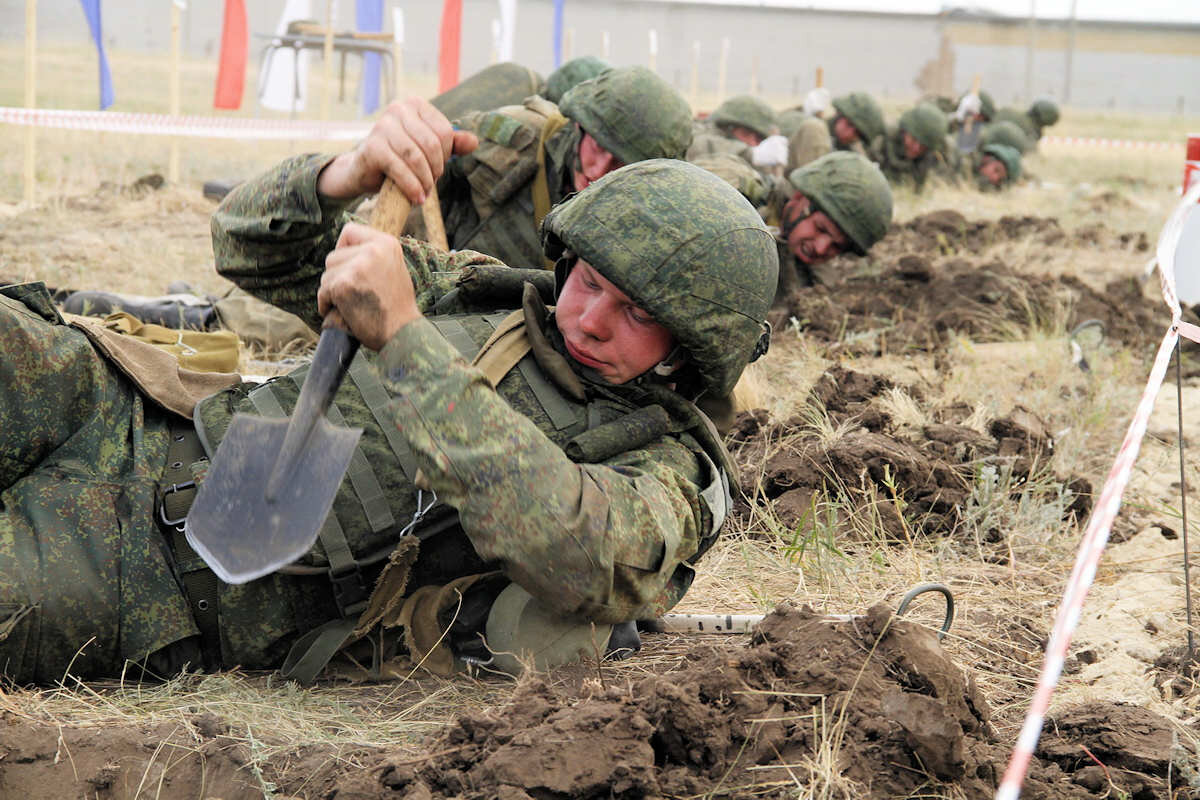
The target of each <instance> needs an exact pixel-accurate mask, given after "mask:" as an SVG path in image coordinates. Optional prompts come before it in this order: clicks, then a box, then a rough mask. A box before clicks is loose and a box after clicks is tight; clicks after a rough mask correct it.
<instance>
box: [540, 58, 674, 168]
mask: <svg viewBox="0 0 1200 800" xmlns="http://www.w3.org/2000/svg"><path fill="white" fill-rule="evenodd" d="M558 107H559V110H560V111H562V113H563V115H564V116H566V117H568V118H570V119H573V120H574V121H576V122H578V123H579V125H580V127H581V128H583V130H584V131H586V132H587V133H589V134H591V136H592V138H593V139H595V140H596V142H597V143H598V144H599V145H600V146H601V147H603V148H604V149H605V150H607V151H608V152H610V153H612V154H613V155H614V156H616V157H617V158H618V159H620V160H621V161H622V162H623V163H625V164H633V163H634V162H637V161H644V160H645V159H648V158H683V156H684V154H685V153H687V149H688V145H690V144H691V143H692V110H691V107H690V106H688V104H687V101H686V100H684V99H683V96H682V95H680V94H679V92H677V91H675V90H674V89H672V88H671V86H670V84H668V83H667V82H666V81H664V80H663V79H662V78H660V77H658V75H656V74H654V73H653V72H651V71H650V70H649V69H646V68H645V67H616V68H613V69H610V70H608V71H607V72H602V73H601V74H600V75H597V76H596V77H595V78H592V79H591V80H586V81H584V82H583V83H580V84H578V85H576V86H575V87H574V88H573V89H571V90H570V91H568V92H567V93H566V94H565V95H563V98H562V102H560V103H559V104H558Z"/></svg>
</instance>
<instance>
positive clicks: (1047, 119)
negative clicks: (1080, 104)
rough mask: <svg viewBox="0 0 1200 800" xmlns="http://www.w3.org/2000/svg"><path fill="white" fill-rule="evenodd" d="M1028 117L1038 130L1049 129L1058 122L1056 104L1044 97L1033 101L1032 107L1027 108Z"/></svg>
mask: <svg viewBox="0 0 1200 800" xmlns="http://www.w3.org/2000/svg"><path fill="white" fill-rule="evenodd" d="M1029 116H1030V117H1032V118H1033V121H1034V122H1036V123H1037V126H1038V127H1039V128H1049V127H1050V126H1051V125H1053V124H1054V123H1056V122H1058V117H1059V113H1058V104H1057V103H1055V102H1054V101H1053V100H1047V99H1046V98H1044V97H1043V98H1041V99H1040V100H1034V101H1033V105H1031V106H1030V107H1029Z"/></svg>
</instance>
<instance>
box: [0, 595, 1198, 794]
mask: <svg viewBox="0 0 1200 800" xmlns="http://www.w3.org/2000/svg"><path fill="white" fill-rule="evenodd" d="M598 674H599V675H601V676H603V674H604V672H603V669H602V668H601V669H600V670H599V671H598ZM602 679H603V678H602V677H601V679H593V680H591V681H590V682H585V683H584V685H583V687H582V690H580V691H574V692H571V693H570V694H567V693H565V692H564V691H561V690H555V689H552V688H551V687H550V686H549V685H548V684H547V683H545V682H543V681H541V680H530V681H527V682H525V683H523V684H521V685H520V686H519V687H518V688H517V689H516V690H515V692H514V693H513V696H512V698H511V700H510V701H509V702H508V703H507V704H506V705H505V706H504V707H502V708H499V709H495V710H487V711H475V710H472V711H467V712H465V713H463V714H462V715H461V716H459V717H458V719H457V720H456V721H455V722H453V723H452V724H450V725H449V726H447V728H445V729H444V730H443V731H442V732H441V733H440V734H438V735H436V736H434V737H432V738H431V739H430V740H429V741H427V742H426V743H425V746H424V748H423V749H424V755H417V756H414V755H413V753H412V751H411V750H405V751H400V750H395V751H393V750H388V749H378V748H377V749H368V748H361V749H359V750H356V751H354V752H348V751H347V750H346V749H342V750H339V751H337V752H334V750H333V749H332V748H331V747H328V746H315V745H310V746H307V747H302V748H297V749H295V750H293V751H290V752H287V753H286V754H284V755H282V756H279V757H276V758H273V759H272V760H270V761H266V762H258V763H255V762H254V761H253V760H252V759H251V758H250V756H251V754H250V752H249V750H248V748H247V747H246V745H245V743H244V742H239V741H235V740H234V739H232V738H231V737H230V736H229V731H228V729H227V727H226V726H225V725H223V724H222V722H221V721H220V720H219V719H217V718H215V717H213V716H212V715H201V716H197V717H195V718H193V719H192V720H191V721H190V723H171V724H158V725H141V726H136V725H128V726H120V725H105V726H104V727H90V728H69V727H60V726H58V725H54V724H48V723H39V722H33V721H30V720H27V719H24V718H19V717H16V716H13V715H6V716H4V717H2V718H0V796H2V797H88V798H96V799H97V800H133V798H137V797H158V798H162V799H163V800H174V799H175V798H196V797H200V798H223V800H250V798H261V797H263V796H264V794H265V792H266V791H268V790H270V791H271V792H272V793H273V796H274V797H276V798H279V800H287V799H289V798H311V799H312V800H316V799H317V798H321V800H368V799H370V800H375V799H376V798H396V799H397V800H400V799H401V798H404V799H406V800H419V799H422V798H423V799H425V800H432V799H433V798H460V799H461V800H484V798H488V799H489V800H490V798H503V799H504V800H575V799H576V798H578V799H579V800H583V799H584V798H663V797H689V796H698V795H705V796H709V797H747V796H756V797H769V798H775V797H778V798H784V797H792V796H794V794H795V782H796V781H800V782H803V783H807V784H819V783H821V782H825V783H826V784H829V785H830V787H831V791H830V792H829V794H828V796H830V797H838V798H849V797H853V798H881V799H882V798H896V797H905V796H909V795H910V794H912V793H914V792H918V793H919V794H921V796H926V797H929V796H943V795H945V796H961V797H969V798H990V797H991V796H992V794H993V792H994V791H995V785H996V782H997V780H998V779H999V776H1000V775H1001V774H1002V773H1003V770H1004V766H1005V763H1006V761H1007V758H1008V755H1009V745H1008V744H1007V743H1006V742H1001V741H999V740H998V738H997V736H996V735H995V732H994V731H993V730H992V728H991V726H990V725H989V722H988V720H989V715H990V711H989V709H988V706H987V703H986V702H985V701H984V699H983V698H982V696H981V695H980V693H979V691H978V690H977V689H976V687H975V685H974V683H973V681H972V680H971V679H970V678H969V677H967V676H965V675H964V674H963V672H962V671H961V670H960V669H959V668H958V667H957V666H956V665H955V664H954V663H953V662H952V661H951V660H950V659H949V658H948V657H947V655H946V654H945V652H944V651H943V650H942V649H941V646H940V645H939V644H938V642H937V639H936V638H935V636H934V635H933V634H931V633H929V632H928V631H926V630H925V629H924V628H922V627H919V626H917V625H914V624H912V623H909V622H905V621H903V620H901V619H898V618H896V617H894V616H893V615H892V613H891V611H890V610H889V609H888V608H886V607H885V606H876V607H874V608H872V609H870V610H869V611H868V612H867V614H866V615H865V616H861V617H856V618H855V619H854V620H852V621H849V622H834V621H830V620H829V619H828V618H825V617H822V616H820V615H818V614H816V613H814V612H813V611H812V610H811V609H808V608H806V607H805V608H799V607H796V606H794V605H792V604H787V603H785V604H782V605H780V606H779V607H778V608H776V610H775V612H774V613H772V614H771V615H769V616H768V617H767V618H766V619H765V620H764V621H763V622H762V624H761V625H759V627H758V628H757V629H756V631H755V633H754V634H753V636H752V637H751V638H750V640H749V643H748V644H747V645H746V646H744V647H742V648H735V647H730V646H729V644H728V641H725V642H722V643H721V644H720V645H717V646H713V645H710V644H700V645H696V646H694V647H692V648H691V649H690V650H689V651H687V653H686V654H685V656H684V657H683V659H682V666H681V667H679V668H678V669H675V670H673V671H670V672H666V673H663V674H657V675H649V676H647V677H644V678H641V679H639V680H636V681H634V682H632V683H622V684H620V685H608V686H605V685H603V684H602V683H601V680H602ZM1084 748H1087V749H1086V750H1085V749H1084ZM1088 752H1090V753H1091V754H1092V756H1095V759H1098V760H1099V762H1101V763H1103V764H1104V765H1105V769H1106V770H1107V773H1105V770H1104V769H1100V768H1099V767H1097V761H1096V760H1093V759H1092V757H1091V756H1088V755H1087V753H1088ZM1179 756H1180V759H1179V760H1180V761H1183V760H1186V759H1194V756H1193V755H1191V754H1190V753H1189V752H1186V751H1183V752H1181V753H1180V754H1179ZM1172 757H1173V756H1172V749H1171V736H1170V729H1169V726H1168V724H1167V722H1166V721H1165V720H1163V719H1161V718H1159V717H1157V716H1155V715H1154V714H1152V713H1151V712H1149V711H1146V710H1145V709H1142V708H1138V707H1134V706H1121V705H1112V704H1103V703H1096V704H1091V705H1088V706H1084V707H1082V708H1079V709H1075V710H1071V711H1067V712H1064V713H1062V714H1060V715H1059V716H1058V717H1057V718H1056V719H1054V720H1051V721H1050V723H1048V724H1047V729H1046V733H1045V735H1044V736H1043V738H1042V744H1041V746H1040V749H1039V752H1038V758H1037V759H1035V760H1034V762H1033V764H1032V766H1031V770H1030V776H1029V779H1028V780H1027V782H1026V785H1025V791H1024V793H1023V795H1022V796H1023V797H1026V798H1035V799H1036V798H1045V799H1047V800H1051V799H1055V800H1056V799H1057V798H1101V797H1104V796H1118V795H1117V792H1118V791H1124V792H1126V793H1127V794H1128V796H1129V797H1132V798H1139V799H1140V798H1151V797H1165V796H1166V792H1167V785H1166V783H1167V774H1168V769H1169V765H1170V760H1171V758H1172ZM1171 774H1172V775H1173V776H1174V777H1175V778H1177V779H1178V780H1176V781H1175V783H1176V790H1177V791H1176V794H1175V795H1174V797H1177V798H1193V797H1196V795H1194V794H1189V793H1188V790H1187V789H1186V788H1180V784H1181V782H1182V779H1180V778H1179V776H1180V772H1179V769H1178V768H1175V769H1173V770H1172V771H1171ZM1109 780H1111V781H1112V787H1111V788H1110V785H1109ZM1109 792H1111V794H1106V793H1109Z"/></svg>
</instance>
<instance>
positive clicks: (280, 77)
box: [258, 0, 312, 111]
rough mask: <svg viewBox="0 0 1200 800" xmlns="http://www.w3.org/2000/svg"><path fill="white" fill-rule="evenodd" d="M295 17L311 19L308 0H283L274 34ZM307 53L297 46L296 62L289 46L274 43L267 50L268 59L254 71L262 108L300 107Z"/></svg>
mask: <svg viewBox="0 0 1200 800" xmlns="http://www.w3.org/2000/svg"><path fill="white" fill-rule="evenodd" d="M298 19H312V0H287V4H286V5H285V6H284V7H283V15H282V16H281V17H280V18H279V24H278V25H276V26H275V34H276V35H283V34H285V33H287V27H288V23H290V22H293V21H294V20H298ZM310 54H311V51H309V50H301V51H300V54H299V55H300V62H299V63H296V51H295V50H293V49H292V48H290V47H277V48H275V49H274V50H272V51H271V58H270V60H269V61H265V62H263V64H262V65H261V66H260V67H259V72H258V102H259V104H260V105H262V107H263V108H270V109H273V110H275V111H292V110H296V111H303V110H304V98H305V96H306V95H307V94H308V58H309V55H310Z"/></svg>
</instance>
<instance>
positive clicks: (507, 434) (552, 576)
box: [378, 320, 706, 623]
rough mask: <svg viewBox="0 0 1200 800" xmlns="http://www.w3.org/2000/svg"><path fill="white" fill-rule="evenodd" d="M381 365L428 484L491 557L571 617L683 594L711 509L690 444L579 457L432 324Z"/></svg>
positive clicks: (623, 612)
mask: <svg viewBox="0 0 1200 800" xmlns="http://www.w3.org/2000/svg"><path fill="white" fill-rule="evenodd" d="M378 368H379V370H380V372H381V373H382V378H383V380H384V383H385V385H386V386H387V388H388V390H389V392H390V393H391V394H392V396H393V401H392V404H391V413H392V414H393V418H394V420H395V423H396V425H397V427H398V428H399V429H400V430H401V431H403V432H404V434H405V437H406V438H407V440H408V442H409V444H410V446H411V447H412V448H413V451H414V453H416V454H417V458H418V461H419V462H420V464H421V469H422V471H423V472H424V474H425V476H426V480H427V481H428V484H429V486H431V487H432V488H433V489H434V490H435V491H436V492H437V493H438V497H439V498H440V499H442V500H444V501H446V502H448V503H449V504H450V505H452V506H454V507H455V508H457V509H458V511H459V516H460V520H461V522H462V526H463V529H464V530H465V531H466V533H467V536H468V537H470V539H471V542H472V544H473V545H474V546H475V549H476V551H477V552H478V553H479V555H480V556H481V557H483V558H484V559H485V560H489V561H496V562H498V563H499V564H500V565H501V567H502V569H503V570H504V572H505V573H506V574H507V575H508V577H509V578H511V579H512V580H514V581H516V582H517V583H519V584H520V585H521V586H522V587H524V588H525V589H526V590H527V591H529V592H530V593H531V594H533V595H534V596H536V597H538V598H539V599H540V600H542V601H543V602H545V603H547V604H549V605H550V606H551V607H553V608H555V609H556V610H558V611H561V612H562V613H563V614H564V615H569V616H576V617H581V618H583V619H589V620H592V621H595V622H600V623H606V622H619V621H624V620H629V619H634V618H641V617H642V616H645V615H655V614H658V613H661V612H662V611H664V610H666V609H667V608H669V607H670V606H671V605H673V604H674V602H675V601H677V600H678V599H679V597H678V594H677V593H676V592H675V591H674V590H673V589H672V586H671V584H672V582H671V577H672V575H673V574H674V572H675V571H676V568H677V567H679V566H680V564H681V562H682V561H683V560H685V559H687V558H688V557H690V556H692V555H693V554H694V553H695V552H696V548H697V543H698V541H699V536H700V531H701V529H702V525H704V519H705V518H706V514H705V512H704V511H703V510H702V508H703V506H702V501H701V498H700V494H699V493H700V489H701V487H700V484H701V483H702V480H701V474H702V473H701V470H702V468H701V466H700V464H699V462H698V461H697V458H696V456H695V455H694V454H693V453H692V452H691V451H690V450H688V449H687V448H686V447H685V446H684V445H683V444H682V443H680V442H679V441H677V440H675V439H670V438H665V439H660V440H658V441H656V442H654V443H652V444H650V445H648V446H647V447H645V448H643V449H640V450H634V451H629V452H625V453H622V454H620V455H619V456H617V457H615V458H613V459H610V460H608V461H606V462H605V463H603V464H577V463H575V462H573V461H571V460H570V459H569V458H567V456H566V454H565V453H563V451H562V450H561V449H559V447H558V446H556V445H555V444H554V443H553V442H551V441H550V440H549V439H548V438H547V437H546V436H545V435H544V434H542V433H541V431H539V430H538V429H537V427H536V426H535V425H534V424H533V423H532V422H530V421H529V420H528V419H527V418H526V417H524V416H522V415H521V414H519V413H517V412H516V411H514V410H513V409H512V408H511V407H510V406H509V405H508V404H507V403H506V402H505V401H504V400H503V399H502V398H501V397H500V396H499V395H497V394H496V393H495V392H494V391H493V390H492V389H491V387H490V386H489V385H488V384H487V382H486V380H485V379H484V377H483V375H482V373H481V372H479V371H478V370H477V369H475V368H473V367H471V366H469V365H467V364H466V363H465V362H464V361H462V360H461V359H460V358H459V357H458V355H457V352H456V351H455V350H454V348H453V347H451V346H450V345H449V344H447V343H446V342H445V341H444V340H443V339H442V338H441V336H440V335H439V334H438V333H437V331H436V329H435V328H434V327H433V326H432V325H431V324H430V323H429V322H427V321H425V320H418V321H417V322H414V323H411V324H409V325H406V326H405V327H403V328H401V329H400V331H398V332H397V334H396V335H395V337H393V339H392V341H391V342H389V343H388V345H387V346H386V347H385V348H384V349H383V351H382V352H381V358H380V359H379V363H378ZM684 569H687V568H686V567H684Z"/></svg>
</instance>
